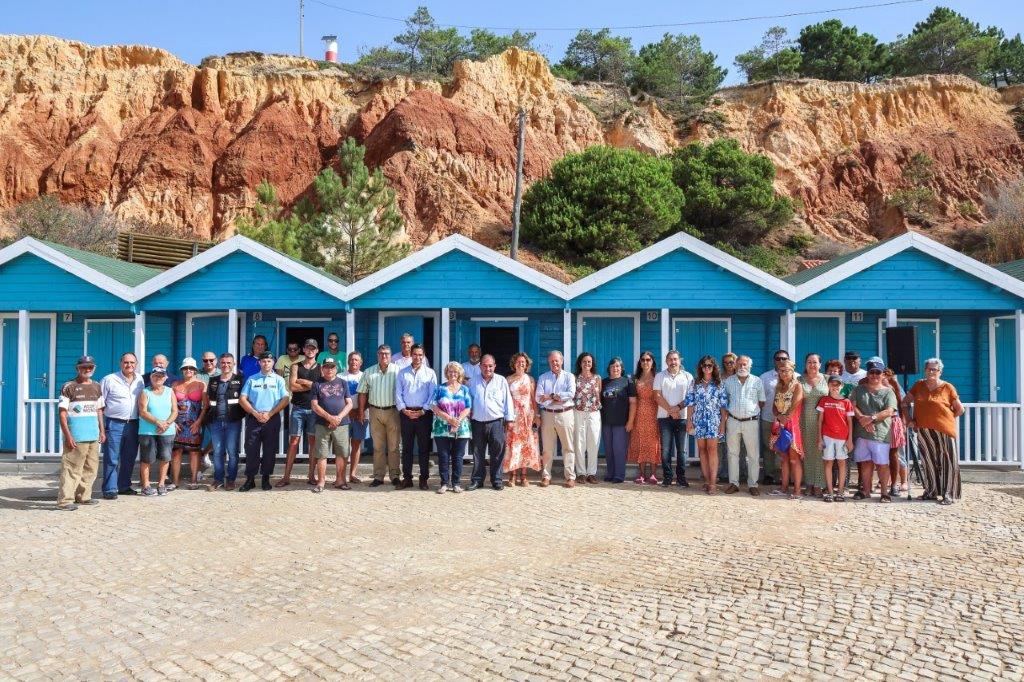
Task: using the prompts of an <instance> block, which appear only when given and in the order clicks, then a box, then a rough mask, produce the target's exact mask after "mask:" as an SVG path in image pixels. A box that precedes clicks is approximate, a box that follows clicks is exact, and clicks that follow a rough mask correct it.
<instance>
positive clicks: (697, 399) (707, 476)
mask: <svg viewBox="0 0 1024 682" xmlns="http://www.w3.org/2000/svg"><path fill="white" fill-rule="evenodd" d="M683 405H685V406H686V407H687V408H688V410H687V413H686V430H687V432H688V433H689V434H690V435H692V436H694V437H696V439H697V453H698V454H699V455H700V472H701V474H703V476H704V492H706V493H707V494H708V495H714V494H715V493H717V492H718V485H717V482H716V481H717V476H718V439H719V438H720V437H722V436H723V435H724V434H725V423H724V422H723V421H722V410H723V409H724V408H727V407H728V406H729V394H728V393H726V392H725V389H724V388H723V387H722V377H721V373H720V372H719V370H718V363H717V362H715V358H714V357H713V356H711V355H705V356H704V357H702V358H701V359H700V361H698V362H697V378H696V380H694V382H693V383H692V384H690V390H689V391H687V392H686V399H685V400H684V401H683Z"/></svg>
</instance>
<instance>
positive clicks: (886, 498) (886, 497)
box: [878, 495, 892, 502]
mask: <svg viewBox="0 0 1024 682" xmlns="http://www.w3.org/2000/svg"><path fill="white" fill-rule="evenodd" d="M878 501H879V502H892V497H891V496H890V495H882V496H881V497H879V498H878Z"/></svg>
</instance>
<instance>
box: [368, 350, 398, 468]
mask: <svg viewBox="0 0 1024 682" xmlns="http://www.w3.org/2000/svg"><path fill="white" fill-rule="evenodd" d="M397 377H398V367H396V366H395V364H394V363H392V362H391V347H390V346H388V345H387V344H382V345H381V346H379V347H378V348H377V364H376V365H374V366H373V367H370V368H369V369H367V370H366V371H365V372H363V378H362V379H360V380H359V389H358V391H359V409H360V410H361V411H364V413H365V410H366V408H367V407H370V436H371V438H372V439H373V482H372V483H371V484H370V487H371V488H377V487H379V486H381V485H383V483H384V476H385V475H386V474H389V475H390V476H391V484H392V485H395V486H397V485H398V484H399V483H400V482H401V479H400V478H399V458H400V450H399V442H400V441H399V437H400V432H401V427H400V423H399V418H398V410H397V409H395V379H397Z"/></svg>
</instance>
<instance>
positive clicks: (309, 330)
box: [279, 325, 325, 354]
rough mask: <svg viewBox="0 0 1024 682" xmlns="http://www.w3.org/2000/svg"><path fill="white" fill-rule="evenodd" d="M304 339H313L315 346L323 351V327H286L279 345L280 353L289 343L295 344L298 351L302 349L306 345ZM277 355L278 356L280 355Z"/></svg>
mask: <svg viewBox="0 0 1024 682" xmlns="http://www.w3.org/2000/svg"><path fill="white" fill-rule="evenodd" d="M306 339H313V340H314V341H316V344H317V346H318V347H319V348H320V350H323V349H324V341H325V339H324V328H323V327H293V326H291V325H288V327H286V328H285V330H284V339H283V341H284V343H282V344H281V349H280V353H284V352H285V348H287V347H288V344H290V343H297V344H298V345H299V349H300V350H301V349H302V345H303V344H304V343H306ZM280 353H279V354H280Z"/></svg>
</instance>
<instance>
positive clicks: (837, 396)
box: [817, 374, 853, 502]
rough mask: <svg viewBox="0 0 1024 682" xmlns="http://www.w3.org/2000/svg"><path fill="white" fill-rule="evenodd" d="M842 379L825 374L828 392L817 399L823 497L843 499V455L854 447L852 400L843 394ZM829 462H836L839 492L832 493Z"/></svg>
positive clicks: (844, 462) (844, 465)
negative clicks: (823, 467) (823, 485)
mask: <svg viewBox="0 0 1024 682" xmlns="http://www.w3.org/2000/svg"><path fill="white" fill-rule="evenodd" d="M842 389H843V380H842V378H841V377H839V376H837V375H835V374H832V375H830V376H829V378H828V395H826V396H822V397H821V399H820V400H818V406H817V410H818V412H820V413H821V418H820V419H819V420H818V448H819V449H820V450H821V459H822V460H823V461H824V462H825V501H826V502H832V501H833V500H835V501H836V502H842V501H844V500H845V499H846V458H847V457H848V453H850V452H852V451H853V403H851V402H850V401H849V400H848V399H847V398H844V397H843V396H842V393H841V391H842ZM832 462H838V463H839V479H838V480H839V492H838V493H836V494H835V495H833V494H832Z"/></svg>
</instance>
